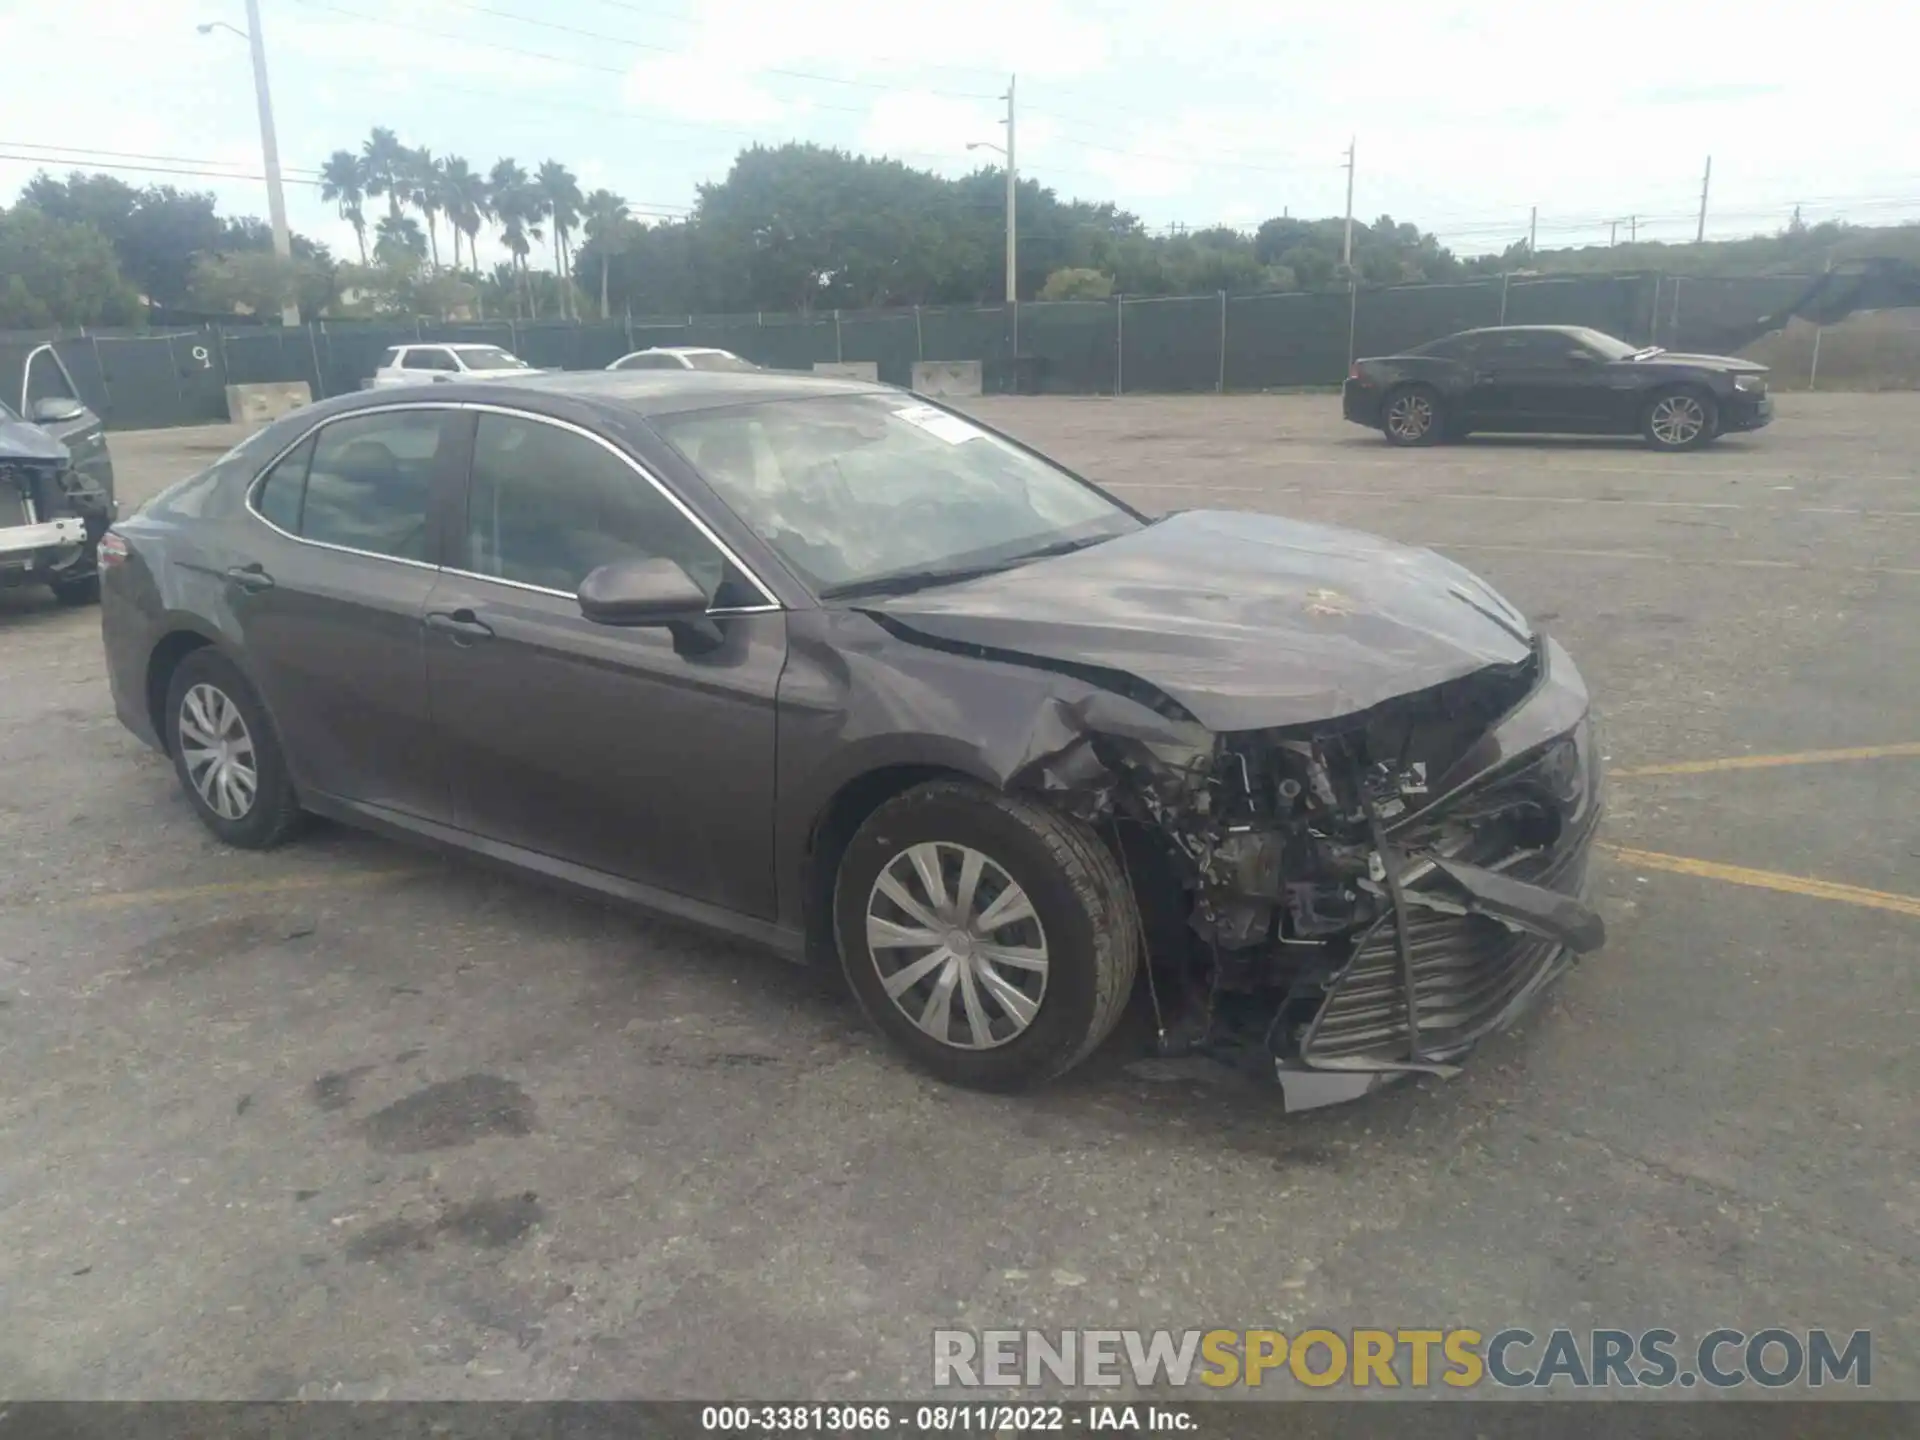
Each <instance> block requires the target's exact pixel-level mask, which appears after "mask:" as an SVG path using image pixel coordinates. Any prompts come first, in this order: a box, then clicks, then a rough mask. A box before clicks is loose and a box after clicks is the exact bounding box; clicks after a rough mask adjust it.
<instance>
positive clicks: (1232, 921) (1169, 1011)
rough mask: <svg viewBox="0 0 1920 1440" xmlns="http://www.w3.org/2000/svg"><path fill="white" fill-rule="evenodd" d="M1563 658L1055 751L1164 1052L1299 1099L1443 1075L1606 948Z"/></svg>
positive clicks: (1586, 768) (1296, 1103) (1097, 738)
mask: <svg viewBox="0 0 1920 1440" xmlns="http://www.w3.org/2000/svg"><path fill="white" fill-rule="evenodd" d="M1557 648H1558V647H1555V646H1552V645H1551V642H1546V641H1540V642H1537V643H1536V644H1535V646H1534V647H1533V653H1532V654H1531V655H1530V657H1529V658H1528V659H1527V660H1526V661H1524V662H1521V663H1519V664H1514V665H1496V666H1491V667H1488V668H1486V669H1482V670H1479V671H1476V672H1474V673H1472V674H1469V675H1467V676H1464V677H1462V678H1459V679H1455V680H1451V681H1448V682H1446V683H1444V684H1442V685H1439V686H1437V687H1434V688H1432V689H1429V690H1425V691H1421V692H1419V693H1416V694H1413V695H1408V696H1402V697H1398V698H1396V699H1393V700H1389V701H1386V702H1383V703H1380V704H1377V705H1375V706H1373V707H1372V708H1370V709H1368V710H1365V711H1362V712H1360V713H1357V714H1353V715H1350V716H1347V717H1344V718H1342V719H1339V720H1333V721H1327V722H1322V723H1318V724H1311V725H1302V726H1290V727H1286V728H1282V729H1274V730H1261V731H1251V732H1238V733H1228V734H1216V735H1208V734H1207V733H1206V732H1204V731H1202V732H1199V733H1198V734H1196V736H1195V738H1194V743H1193V744H1191V745H1189V746H1182V745H1178V744H1171V743H1168V742H1167V741H1166V740H1161V739H1147V738H1141V737H1121V736H1112V735H1101V734H1092V735H1089V736H1087V737H1085V739H1086V743H1085V745H1084V747H1073V748H1070V749H1069V750H1067V751H1065V752H1062V753H1061V754H1059V755H1056V756H1054V757H1051V759H1050V760H1049V762H1048V763H1047V764H1046V766H1045V770H1044V775H1042V776H1040V777H1038V778H1039V779H1040V782H1041V783H1042V784H1043V786H1044V788H1047V789H1050V790H1053V791H1054V792H1056V798H1058V799H1059V800H1061V801H1062V802H1063V803H1065V804H1066V805H1067V806H1068V807H1069V808H1071V809H1074V810H1075V811H1076V812H1077V813H1079V814H1081V815H1082V817H1083V818H1086V819H1088V820H1091V821H1093V822H1094V823H1096V824H1099V825H1102V826H1103V827H1111V832H1110V833H1111V834H1112V835H1113V837H1114V839H1115V841H1116V843H1117V845H1118V847H1119V848H1120V851H1121V854H1122V856H1123V859H1124V861H1125V865H1126V869H1127V872H1128V878H1129V880H1130V882H1131V883H1132V885H1133V888H1134V892H1135V897H1136V900H1137V901H1138V904H1139V908H1140V912H1141V921H1142V926H1143V929H1144V931H1145V936H1144V938H1145V942H1146V944H1145V949H1146V951H1147V953H1148V954H1149V955H1150V956H1151V966H1150V979H1151V982H1152V988H1153V1001H1154V1010H1155V1016H1156V1025H1157V1028H1158V1030H1159V1040H1160V1052H1161V1054H1162V1055H1163V1056H1179V1055H1194V1054H1201V1055H1205V1056H1208V1057H1210V1058H1212V1059H1214V1060H1217V1061H1223V1062H1225V1063H1228V1064H1231V1065H1234V1066H1236V1067H1239V1068H1246V1069H1251V1070H1255V1071H1258V1072H1262V1073H1266V1074H1275V1073H1277V1074H1278V1077H1279V1079H1280V1081H1281V1083H1282V1085H1283V1087H1284V1088H1285V1089H1286V1092H1287V1103H1288V1107H1289V1108H1290V1109H1292V1108H1309V1107H1311V1106H1314V1105H1319V1104H1327V1103H1332V1102H1334V1101H1337V1100H1342V1099H1347V1098H1351V1097H1352V1096H1353V1095H1356V1094H1359V1093H1363V1092H1364V1091H1365V1090H1367V1089H1371V1088H1373V1087H1374V1086H1376V1085H1378V1084H1380V1083H1382V1082H1383V1081H1385V1080H1386V1079H1389V1078H1391V1077H1393V1076H1394V1075H1397V1074H1404V1073H1408V1072H1423V1071H1424V1072H1430V1073H1450V1067H1449V1063H1448V1062H1449V1061H1451V1060H1454V1059H1457V1058H1458V1057H1459V1056H1460V1055H1462V1054H1463V1053H1464V1052H1465V1051H1466V1050H1467V1049H1469V1048H1471V1046H1472V1045H1473V1043H1474V1042H1475V1041H1477V1040H1478V1039H1480V1038H1481V1037H1482V1036H1484V1035H1485V1034H1487V1033H1489V1032H1491V1031H1492V1030H1495V1029H1498V1028H1500V1027H1501V1026H1502V1025H1504V1024H1505V1023H1506V1022H1507V1021H1508V1020H1509V1019H1511V1018H1512V1017H1513V1015H1514V1014H1516V1013H1517V1012H1518V1010H1519V1009H1520V1008H1522V1007H1523V1006H1524V1004H1525V1003H1526V1001H1528V1000H1529V999H1531V998H1532V996H1533V995H1534V994H1535V993H1537V992H1538V991H1539V990H1540V989H1541V988H1543V987H1544V986H1545V985H1546V984H1547V983H1548V982H1549V981H1551V980H1552V979H1553V978H1554V977H1555V976H1556V975H1557V974H1558V973H1559V972H1560V971H1561V970H1562V969H1564V968H1565V965H1566V964H1567V963H1568V962H1569V961H1570V960H1571V959H1572V957H1573V956H1575V955H1578V954H1581V953H1585V952H1587V951H1590V950H1593V949H1596V948H1598V946H1599V945H1600V944H1602V943H1603V941H1604V938H1605V937H1604V928H1603V926H1602V924H1601V921H1600V918H1599V916H1598V915H1596V914H1595V913H1594V912H1593V911H1591V910H1589V909H1588V908H1587V907H1586V906H1585V905H1584V904H1582V903H1581V900H1580V893H1581V889H1582V885H1583V881H1584V871H1585V862H1586V857H1587V851H1588V849H1589V847H1590V842H1591V840H1592V836H1593V832H1594V827H1595V823H1596V821H1597V819H1598V816H1599V811H1600V778H1599V774H1598V768H1597V766H1596V764H1595V760H1594V756H1593V753H1592V750H1593V742H1592V729H1591V721H1590V719H1589V717H1588V714H1587V705H1586V696H1585V692H1584V689H1583V688H1576V689H1575V690H1571V691H1569V690H1567V689H1566V688H1565V687H1555V686H1553V685H1550V684H1549V683H1548V681H1549V678H1550V677H1549V676H1548V675H1547V673H1546V672H1547V669H1548V666H1549V665H1550V663H1551V659H1550V657H1551V654H1552V653H1554V652H1555V651H1557ZM1566 668H1567V669H1568V670H1569V671H1571V666H1570V665H1568V666H1567V667H1566ZM1573 685H1574V686H1575V687H1578V681H1577V677H1576V678H1575V680H1574V681H1573ZM1195 728H1196V729H1197V727H1195Z"/></svg>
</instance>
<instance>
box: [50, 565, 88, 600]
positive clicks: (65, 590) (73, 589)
mask: <svg viewBox="0 0 1920 1440" xmlns="http://www.w3.org/2000/svg"><path fill="white" fill-rule="evenodd" d="M47 588H48V589H49V590H51V591H53V598H54V600H55V602H56V603H58V604H61V605H73V606H80V605H92V604H94V603H96V602H97V601H98V600H99V599H100V572H99V571H97V570H96V571H93V572H92V573H90V574H86V575H74V576H62V577H61V578H60V579H58V580H49V581H48V582H47Z"/></svg>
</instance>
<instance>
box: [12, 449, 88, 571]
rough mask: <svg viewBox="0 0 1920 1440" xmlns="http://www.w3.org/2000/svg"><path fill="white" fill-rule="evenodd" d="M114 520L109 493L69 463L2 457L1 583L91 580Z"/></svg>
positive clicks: (56, 460)
mask: <svg viewBox="0 0 1920 1440" xmlns="http://www.w3.org/2000/svg"><path fill="white" fill-rule="evenodd" d="M112 518H113V516H112V500H111V498H110V497H109V496H108V495H107V493H106V492H105V491H104V490H102V489H101V488H100V487H99V486H98V485H96V484H95V483H94V482H93V481H92V480H90V479H89V478H88V477H87V476H86V475H85V474H84V473H82V472H81V471H80V470H78V469H76V468H75V467H74V466H72V465H71V464H69V463H67V462H66V461H65V460H64V459H51V458H48V459H42V458H39V457H35V458H32V459H20V458H12V457H8V456H6V455H5V454H4V453H0V584H8V583H13V584H19V583H24V582H37V581H45V582H48V583H53V584H56V585H57V584H59V583H61V582H62V581H64V580H68V579H72V580H74V581H78V580H80V579H83V578H85V577H86V576H90V575H91V574H92V573H93V559H92V554H91V550H92V546H93V545H95V544H97V543H98V541H99V539H100V537H101V535H103V534H104V533H105V532H106V528H107V526H108V525H109V524H110V523H111V521H112Z"/></svg>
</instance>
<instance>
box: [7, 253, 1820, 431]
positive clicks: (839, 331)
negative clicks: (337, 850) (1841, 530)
mask: <svg viewBox="0 0 1920 1440" xmlns="http://www.w3.org/2000/svg"><path fill="white" fill-rule="evenodd" d="M1807 278H1808V277H1805V276H1766V277H1751V278H1711V279H1709V278H1701V279H1694V278H1676V277H1672V276H1660V275H1651V274H1646V275H1585V276H1531V275H1525V276H1523V275H1508V276H1498V277H1491V278H1488V279H1485V280H1476V281H1473V282H1470V283H1466V284H1457V285H1402V286H1392V287H1385V288H1377V289H1376V288H1360V289H1356V290H1351V291H1338V292H1327V293H1311V294H1306V293H1289V294H1274V295H1235V296H1230V295H1226V294H1216V295H1198V296H1180V297H1168V298H1159V297H1153V298H1147V297H1140V298H1135V297H1126V296H1122V297H1117V298H1115V299H1111V300H1097V301H1061V302H1039V303H1025V304H1019V305H1015V306H1010V307H1009V306H981V307H966V306H953V307H940V308H931V307H929V308H924V309H893V310H881V311H845V312H840V311H832V312H816V313H813V314H773V313H767V314H757V315H707V316H700V315H690V316H684V317H667V318H662V317H658V316H652V317H646V318H641V317H631V318H628V319H626V320H620V321H612V322H602V323H594V322H588V323H581V324H571V323H564V322H558V321H554V322H532V323H529V322H525V321H511V320H501V321H491V322H488V323H484V324H441V323H438V322H435V321H429V320H422V321H419V322H417V323H414V324H392V323H381V322H361V321H333V320H329V321H321V322H318V323H315V324H311V325H306V326H301V327H299V328H297V329H280V328H276V327H267V326H257V325H232V326H210V327H207V328H204V329H197V330H176V331H168V332H165V333H155V332H143V331H105V330H103V331H98V332H83V333H81V334H79V335H65V334H62V335H26V334H11V333H7V334H0V397H4V398H7V399H8V400H9V402H11V401H12V400H13V399H14V398H15V397H17V396H18V395H19V394H20V390H21V386H22V383H23V382H22V375H23V369H24V365H25V361H26V359H27V357H28V356H29V355H31V353H32V352H33V350H34V349H35V348H37V347H38V346H40V345H42V344H46V343H51V344H52V345H53V346H54V348H55V350H56V351H57V352H58V353H59V355H60V357H61V359H62V360H64V361H65V362H66V366H67V369H68V370H69V371H70V372H71V373H72V375H73V377H74V380H75V383H76V384H77V385H78V386H79V387H80V391H81V398H83V399H84V400H86V402H87V403H88V404H89V405H90V406H92V408H93V409H94V410H95V411H96V412H98V413H99V414H100V415H102V416H103V417H104V418H105V419H106V421H107V423H108V424H109V425H110V426H112V427H114V428H116V429H123V430H127V429H146V428H153V427H159V426H169V425H196V424H211V423H217V422H221V421H224V420H226V419H227V403H226V387H227V386H228V385H243V384H254V383H263V382H283V381H298V380H304V381H306V382H307V384H308V386H309V387H310V388H311V389H312V392H313V395H314V398H315V399H323V398H325V397H327V396H330V395H338V394H342V393H345V392H349V391H353V390H357V389H359V388H361V386H362V385H363V384H364V382H366V381H367V380H368V379H369V378H371V376H372V375H373V371H374V367H375V366H376V365H377V364H378V362H379V358H380V355H381V353H382V352H383V351H385V350H386V349H387V348H388V347H389V346H392V345H399V344H405V343H407V342H410V341H422V340H428V341H433V340H438V341H457V342H469V343H483V344H490V345H498V346H501V347H503V348H505V349H507V350H510V351H512V352H513V353H514V354H516V355H518V356H520V357H521V358H522V359H523V360H525V361H526V362H527V363H528V364H530V365H534V366H539V367H543V368H546V367H552V368H557V369H564V370H586V369H597V368H600V367H603V366H605V365H607V364H608V363H609V362H610V361H612V360H614V359H617V358H618V357H619V356H621V355H623V354H625V353H626V352H628V351H629V350H639V349H645V348H646V347H648V346H652V345H711V346H718V347H719V348H721V349H725V350H731V351H734V352H735V353H736V354H739V355H742V356H744V357H746V358H747V359H749V360H752V361H754V362H756V363H758V364H760V365H764V366H768V367H770V368H773V369H781V370H810V369H812V368H813V366H814V365H815V364H816V363H818V362H822V361H848V360H860V361H873V362H874V363H876V364H877V365H878V367H879V373H880V378H881V379H882V380H884V381H887V382H889V383H891V384H895V385H903V386H904V385H906V384H908V383H909V381H910V379H911V376H912V369H913V364H914V362H915V361H918V360H978V361H980V362H981V368H982V374H983V377H984V383H985V386H986V389H987V390H988V391H989V392H992V393H1028V394H1050V395H1119V394H1133V393H1147V392H1154V393H1172V394H1179V393H1206V392H1221V393H1225V392H1233V391H1262V390H1284V389H1298V388H1308V387H1314V386H1332V385H1338V384H1339V383H1340V381H1341V380H1342V379H1343V378H1344V377H1345V375H1346V373H1347V370H1348V367H1349V366H1350V365H1351V364H1352V362H1353V360H1354V359H1355V358H1357V357H1359V356H1363V355H1382V354H1392V353H1394V352H1396V351H1400V350H1404V349H1407V348H1408V347H1410V346H1413V345H1418V344H1421V343H1423V342H1424V341H1427V340H1433V339H1437V338H1438V337H1440V336H1442V335H1449V334H1452V333H1453V332H1455V331H1457V330H1465V329H1470V328H1472V327H1474V326H1481V325H1501V324H1506V325H1549V324H1551V325H1590V326H1592V327H1593V328H1595V329H1597V330H1603V331H1606V332H1607V333H1609V334H1612V335H1617V336H1620V337H1621V338H1622V339H1626V340H1631V341H1634V342H1636V343H1641V344H1659V345H1663V346H1665V347H1666V348H1668V349H1670V350H1675V351H1683V350H1693V351H1715V350H1720V349H1723V348H1727V347H1729V345H1730V343H1731V341H1730V338H1729V337H1732V336H1735V335H1739V336H1741V338H1742V339H1744V338H1745V337H1746V336H1747V335H1750V334H1751V333H1752V331H1751V327H1752V325H1753V322H1754V321H1755V319H1756V317H1760V316H1764V315H1768V314H1773V313H1776V312H1777V311H1778V310H1779V309H1780V308H1781V307H1782V306H1784V305H1787V304H1789V303H1791V301H1792V300H1793V297H1794V296H1795V295H1797V294H1799V293H1800V291H1801V290H1802V289H1804V288H1805V286H1806V284H1807Z"/></svg>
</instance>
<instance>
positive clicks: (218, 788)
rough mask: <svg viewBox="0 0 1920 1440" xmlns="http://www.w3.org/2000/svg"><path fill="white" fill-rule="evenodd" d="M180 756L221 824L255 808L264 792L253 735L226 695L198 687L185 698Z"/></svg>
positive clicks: (212, 687)
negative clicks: (257, 798) (258, 795)
mask: <svg viewBox="0 0 1920 1440" xmlns="http://www.w3.org/2000/svg"><path fill="white" fill-rule="evenodd" d="M180 758H181V759H182V760H183V761H184V762H185V763H186V767H187V779H188V780H190V781H191V782H192V783H193V788H194V789H195V791H197V792H198V793H199V796H200V798H201V799H202V800H203V801H205V802H206V805H207V808H208V809H209V810H211V811H213V813H214V814H216V815H218V816H219V817H220V818H221V819H222V820H239V819H242V818H243V817H244V816H245V815H246V813H247V812H248V811H249V810H251V809H253V797H254V796H255V794H257V793H258V792H259V789H260V770H259V766H258V763H257V762H256V761H255V759H254V755H253V736H252V735H250V734H248V733H247V722H246V721H245V720H243V719H241V718H240V707H239V706H238V705H235V704H234V703H233V701H232V700H230V699H228V698H227V695H226V693H225V692H224V691H222V690H220V689H218V688H216V687H215V686H212V685H205V684H202V685H195V686H194V687H193V688H192V689H191V690H189V691H187V693H186V694H185V695H184V696H183V697H182V698H181V700H180Z"/></svg>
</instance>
